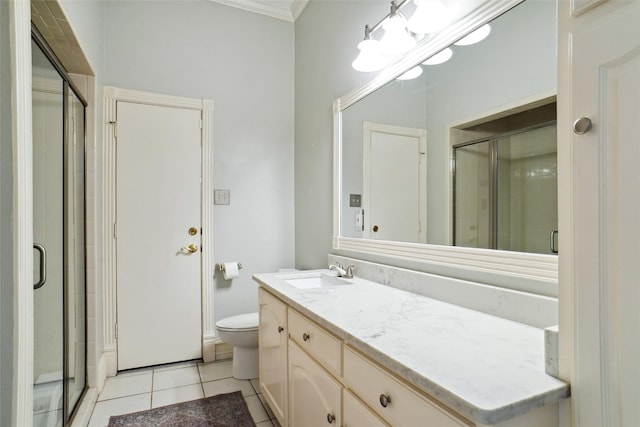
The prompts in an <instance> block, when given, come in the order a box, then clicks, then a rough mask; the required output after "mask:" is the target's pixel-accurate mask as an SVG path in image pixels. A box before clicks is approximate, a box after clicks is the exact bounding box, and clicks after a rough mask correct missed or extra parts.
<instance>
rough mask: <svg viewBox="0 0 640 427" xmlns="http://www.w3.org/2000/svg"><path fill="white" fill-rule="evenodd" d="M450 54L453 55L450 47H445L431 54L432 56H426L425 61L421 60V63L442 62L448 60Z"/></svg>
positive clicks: (435, 63) (433, 63) (432, 63)
mask: <svg viewBox="0 0 640 427" xmlns="http://www.w3.org/2000/svg"><path fill="white" fill-rule="evenodd" d="M452 56H453V50H451V49H450V48H445V49H443V50H441V51H440V52H438V53H436V54H435V55H433V56H432V57H430V58H428V59H427V60H426V61H424V62H423V64H424V65H438V64H443V63H445V62H447V61H448V60H450V59H451V57H452Z"/></svg>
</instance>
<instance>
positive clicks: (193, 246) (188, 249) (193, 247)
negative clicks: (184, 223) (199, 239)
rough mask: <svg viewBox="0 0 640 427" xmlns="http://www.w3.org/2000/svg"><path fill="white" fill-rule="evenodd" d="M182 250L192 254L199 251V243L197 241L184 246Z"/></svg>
mask: <svg viewBox="0 0 640 427" xmlns="http://www.w3.org/2000/svg"><path fill="white" fill-rule="evenodd" d="M180 252H182V253H183V254H192V253H195V252H198V245H196V244H195V243H192V244H190V245H189V246H187V247H186V248H185V247H184V246H183V247H181V248H180Z"/></svg>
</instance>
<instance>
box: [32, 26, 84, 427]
mask: <svg viewBox="0 0 640 427" xmlns="http://www.w3.org/2000/svg"><path fill="white" fill-rule="evenodd" d="M31 40H32V41H33V42H34V43H35V44H36V45H37V46H38V47H39V48H40V50H41V51H42V53H43V54H44V56H45V57H46V58H47V59H48V60H49V62H50V63H51V65H52V67H53V68H55V70H56V71H57V72H58V74H59V75H60V77H61V79H62V81H63V88H62V94H61V96H62V111H63V116H62V147H63V166H62V168H63V191H62V198H63V212H66V209H67V206H68V200H69V197H70V194H69V192H68V188H67V187H66V186H65V184H66V182H65V181H66V176H67V174H68V165H67V161H68V155H69V153H70V151H72V150H70V149H69V147H68V138H69V125H68V113H69V102H68V97H69V95H70V94H71V93H72V94H73V95H75V97H76V98H77V99H78V101H80V103H82V105H83V107H84V108H83V117H82V120H83V124H82V128H83V133H84V134H83V135H82V144H83V146H84V147H83V156H84V158H83V163H84V168H83V169H84V174H83V180H84V184H83V194H82V198H83V200H84V203H83V217H84V222H83V225H82V227H83V234H84V236H85V238H84V241H83V247H84V264H85V265H84V268H83V271H84V288H85V290H84V344H85V345H84V382H85V384H84V387H83V390H82V393H81V394H80V396H79V397H78V400H77V401H76V405H75V406H74V408H73V410H71V411H70V410H69V407H68V401H69V388H68V386H67V374H68V373H69V354H68V344H69V338H70V337H69V336H68V328H69V313H68V310H67V302H68V300H69V297H68V283H67V280H68V277H69V273H68V263H67V259H68V256H69V254H68V249H69V242H68V235H67V233H68V229H67V224H66V219H67V214H66V213H63V224H62V236H63V246H62V247H63V270H62V271H63V276H62V308H63V316H62V318H63V325H62V337H63V338H62V341H63V342H62V362H63V366H62V390H63V393H62V399H63V404H62V425H63V426H66V425H70V424H71V421H72V419H73V417H74V416H75V414H76V413H77V410H78V408H79V407H80V405H81V403H82V401H83V399H84V396H85V394H86V393H87V390H88V372H87V362H88V359H87V355H88V333H87V306H88V304H87V243H86V236H87V227H86V222H87V203H86V200H87V196H86V191H87V186H86V165H87V106H88V102H87V101H86V99H85V98H84V96H83V95H82V93H81V92H80V90H79V89H78V88H77V86H76V85H75V84H74V83H73V81H72V80H71V78H70V77H69V75H68V74H67V72H66V70H65V69H64V67H63V66H62V64H61V63H60V61H59V60H58V58H57V57H56V55H55V53H54V52H53V50H52V49H51V48H50V47H49V45H48V43H47V42H46V41H45V39H44V37H43V36H42V34H40V32H39V31H38V30H37V28H36V27H35V25H33V24H31ZM32 147H33V141H32ZM74 173H75V171H74ZM32 185H33V182H32ZM74 187H75V186H74ZM73 195H74V196H75V193H73ZM32 208H33V205H32ZM32 218H33V217H32ZM34 315H35V313H34ZM34 337H35V334H34ZM32 383H33V381H32ZM30 414H32V413H31V412H30Z"/></svg>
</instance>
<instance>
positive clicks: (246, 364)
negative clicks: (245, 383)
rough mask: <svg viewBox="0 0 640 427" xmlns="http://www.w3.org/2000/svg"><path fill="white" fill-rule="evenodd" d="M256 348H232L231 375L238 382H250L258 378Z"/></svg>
mask: <svg viewBox="0 0 640 427" xmlns="http://www.w3.org/2000/svg"><path fill="white" fill-rule="evenodd" d="M259 372H260V371H259V367H258V348H257V347H252V348H250V347H238V346H234V347H233V362H232V370H231V373H232V375H233V378H236V379H238V380H252V379H256V378H258V377H259V376H260V374H259Z"/></svg>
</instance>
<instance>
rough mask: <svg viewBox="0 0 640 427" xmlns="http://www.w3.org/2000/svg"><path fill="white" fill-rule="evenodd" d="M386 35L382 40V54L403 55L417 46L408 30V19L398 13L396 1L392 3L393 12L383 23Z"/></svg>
mask: <svg viewBox="0 0 640 427" xmlns="http://www.w3.org/2000/svg"><path fill="white" fill-rule="evenodd" d="M382 28H383V29H384V35H383V36H382V39H381V40H380V45H381V48H382V53H383V54H385V55H387V56H395V55H402V54H403V53H406V52H408V51H410V50H411V49H412V48H413V47H414V46H415V45H416V39H415V38H414V36H413V35H412V34H411V32H410V31H409V30H408V29H407V19H406V18H405V17H404V16H403V15H402V14H401V13H400V12H399V11H398V6H397V5H396V2H395V1H392V2H391V11H390V12H389V16H388V17H387V19H385V20H384V21H382Z"/></svg>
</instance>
